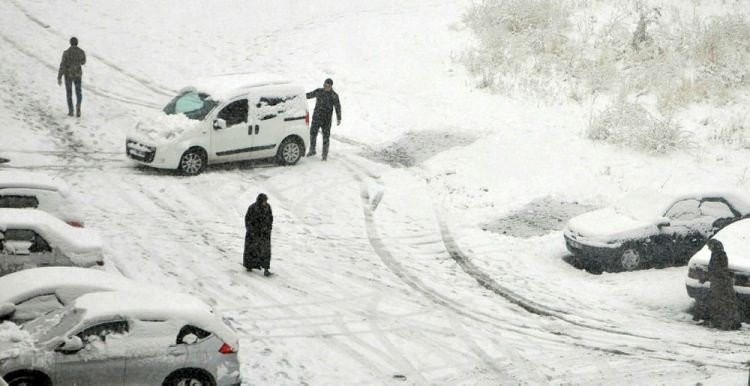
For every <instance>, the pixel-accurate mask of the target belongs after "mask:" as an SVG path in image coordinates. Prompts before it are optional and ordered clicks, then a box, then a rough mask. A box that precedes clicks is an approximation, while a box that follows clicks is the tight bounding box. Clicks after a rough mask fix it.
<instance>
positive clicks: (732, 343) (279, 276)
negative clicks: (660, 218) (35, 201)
mask: <svg viewBox="0 0 750 386" xmlns="http://www.w3.org/2000/svg"><path fill="white" fill-rule="evenodd" d="M590 3H591V4H593V5H592V7H591V9H600V8H597V7H595V6H598V5H601V4H602V3H604V2H600V1H591V2H590ZM677 3H679V4H680V5H681V4H682V2H675V4H677ZM693 3H696V4H699V3H701V1H693V2H691V4H693ZM471 4H472V2H471V1H463V0H451V1H445V0H442V1H429V0H413V1H408V2H399V1H393V0H372V1H366V2H365V1H355V2H342V1H332V0H316V1H312V2H298V1H292V0H281V1H276V2H268V1H266V2H260V1H255V0H250V1H236V0H217V1H212V2H205V1H185V0H182V1H177V0H164V1H159V2H152V1H141V0H139V1H132V2H128V4H127V6H126V7H124V6H123V3H122V2H117V1H97V2H77V1H72V0H49V1H40V0H34V1H21V0H6V1H2V2H0V55H1V58H2V62H3V65H2V66H0V138H2V139H1V140H0V158H7V159H9V160H10V162H8V163H4V164H0V169H12V170H20V171H24V170H29V171H36V172H44V173H47V174H49V175H51V176H56V177H59V178H61V179H62V180H64V181H66V182H67V183H68V184H69V185H70V188H71V190H73V191H75V192H77V193H78V194H79V195H80V196H81V197H82V199H83V200H84V201H85V202H86V206H85V208H84V209H85V210H84V215H85V220H86V227H87V228H92V229H96V230H98V231H99V233H100V234H101V236H102V239H103V240H104V242H105V262H106V263H105V266H106V267H107V269H108V270H112V271H115V272H119V273H121V274H122V275H124V276H127V277H129V278H132V279H134V280H136V281H140V282H143V283H149V284H158V285H161V286H163V287H165V288H169V289H172V290H179V291H184V292H189V293H192V294H194V295H197V296H199V297H201V298H202V299H203V300H205V301H206V302H208V303H209V304H211V305H212V306H214V307H215V308H216V309H218V310H220V311H221V312H223V314H224V316H225V317H226V318H227V319H228V320H230V321H231V324H232V327H234V328H235V329H236V330H237V332H238V334H239V336H240V360H241V362H242V378H243V384H247V385H251V384H253V385H255V384H315V385H323V384H554V385H560V384H675V385H677V384H696V383H699V382H700V383H702V384H705V385H730V384H736V385H740V384H745V383H746V382H747V375H748V367H747V361H748V359H750V358H749V357H748V354H747V350H746V347H747V345H748V344H750V335H748V327H747V325H744V326H743V327H742V329H741V330H739V331H732V332H724V331H718V330H711V329H708V328H706V327H703V326H700V325H697V324H696V323H695V322H693V321H692V319H691V314H690V313H689V310H690V307H691V306H692V303H693V302H692V299H690V298H689V297H688V296H687V293H686V290H685V277H686V274H687V268H686V267H674V268H665V269H649V270H643V271H635V272H625V273H617V274H608V273H605V274H602V275H593V274H590V273H587V272H585V271H582V270H579V269H576V268H574V267H573V266H571V265H570V264H568V263H567V262H566V260H565V256H567V255H568V252H567V251H566V249H565V244H564V242H563V235H562V227H563V225H564V223H565V221H566V220H567V219H568V218H570V217H572V216H573V215H575V214H579V213H582V212H585V211H588V210H591V209H595V208H599V207H603V206H606V205H609V204H611V203H613V202H614V201H615V200H617V199H618V198H620V197H621V196H622V195H624V194H626V193H628V192H631V191H634V190H637V189H641V188H650V189H656V190H663V191H665V192H671V193H680V192H684V191H697V190H711V191H716V190H740V191H742V190H747V188H748V186H749V184H748V182H750V181H749V179H750V176H749V175H748V170H747V165H750V153H748V151H747V150H745V149H743V148H742V146H729V145H727V144H726V143H722V142H721V141H710V140H708V139H707V137H709V136H710V134H709V133H710V128H703V129H701V128H700V127H698V125H699V123H700V122H704V121H705V118H706V117H708V116H710V117H716V116H719V115H721V112H723V111H727V110H722V109H723V108H726V109H730V110H732V109H734V110H741V108H742V106H741V105H740V103H739V102H738V103H737V104H736V105H732V104H731V103H730V104H729V105H724V106H718V105H714V104H707V103H703V104H694V105H689V106H687V107H685V108H683V109H682V110H680V113H679V114H677V116H679V117H682V119H684V126H685V128H686V129H688V130H691V131H693V132H695V133H696V135H695V137H694V139H693V143H692V144H691V146H687V147H684V148H679V149H677V150H675V151H672V152H667V153H658V154H652V153H648V152H643V151H639V150H638V149H633V148H628V147H624V146H619V145H615V144H610V143H607V142H604V141H593V140H591V139H588V137H587V129H588V125H589V122H590V121H591V116H592V115H591V114H592V112H591V111H592V103H593V104H596V103H601V101H602V100H603V99H604V98H602V99H597V101H593V99H592V100H588V101H584V102H581V101H576V100H575V99H556V100H555V101H554V103H548V101H536V100H535V98H533V97H529V96H528V95H526V96H524V95H516V96H514V97H513V98H510V97H507V96H503V94H501V93H495V92H492V90H491V88H478V87H476V86H477V77H476V76H474V75H473V74H471V73H470V72H469V71H468V70H467V69H466V67H465V66H464V64H463V63H462V62H460V61H459V60H458V58H459V57H460V56H461V55H462V54H463V53H464V52H465V50H466V49H467V48H468V47H470V46H471V45H472V44H475V43H476V37H475V36H474V35H473V34H472V31H471V29H470V28H469V27H468V26H467V25H466V24H465V22H464V21H465V19H464V18H463V15H464V14H465V13H466V12H467V10H468V9H470V6H471ZM604 4H605V5H606V3H604ZM711 5H712V7H708V8H710V9H715V7H716V4H714V3H711ZM685 6H687V5H685ZM604 8H607V7H604ZM699 8H700V7H699ZM707 12H708V11H707ZM636 23H637V19H634V20H633V24H632V28H633V29H635V24H636ZM70 36H77V37H78V39H79V41H80V44H79V46H80V47H81V48H82V49H84V50H86V53H87V55H88V63H87V64H86V65H85V67H84V77H83V84H84V90H83V92H84V100H83V107H82V117H81V118H72V117H68V116H67V115H66V112H67V111H66V106H65V97H64V88H62V87H58V85H57V84H56V75H57V67H58V64H59V61H60V55H61V53H62V51H63V50H64V49H66V48H67V47H68V39H69V37H70ZM255 72H273V73H277V74H280V75H283V76H285V77H288V78H291V79H293V80H295V81H297V82H299V83H300V84H302V85H303V86H304V87H305V88H306V89H307V90H308V91H310V90H313V89H314V88H317V87H321V86H322V84H323V80H324V79H325V78H328V77H330V78H333V80H334V89H335V90H336V91H337V92H338V94H339V95H340V97H341V104H342V115H343V120H342V123H341V126H334V127H333V129H332V132H333V140H332V141H331V153H330V156H329V159H328V161H327V162H322V161H321V160H320V158H318V157H310V158H304V159H302V160H301V161H300V162H299V164H297V165H295V166H292V167H280V166H276V165H274V164H271V163H265V162H244V163H239V164H229V165H221V166H210V167H208V169H207V170H206V171H205V172H204V173H203V174H201V175H199V176H196V177H184V176H181V175H179V174H177V173H176V172H170V171H163V170H156V169H150V168H145V167H138V166H135V165H134V164H133V163H131V162H130V161H128V160H127V159H126V157H125V154H124V151H125V134H126V133H127V132H128V131H129V130H130V129H131V128H132V127H133V126H134V125H135V124H136V123H137V122H138V120H139V118H140V117H143V116H146V115H148V114H153V113H154V112H157V111H159V110H160V109H161V108H162V107H163V106H164V105H165V104H166V103H167V102H168V101H169V100H170V99H171V98H172V97H173V96H174V94H175V93H176V92H177V90H179V89H181V88H182V87H183V86H185V85H186V84H188V83H190V82H191V81H192V80H193V79H196V78H199V77H203V76H206V75H216V74H240V73H242V74H244V73H255ZM505 76H512V74H505ZM741 100H743V99H741ZM592 101H593V102H592ZM589 102H591V103H589ZM312 103H313V101H312V100H311V101H309V106H310V109H311V112H312V107H313V105H312ZM738 105H739V107H738ZM597 106H598V107H600V106H599V105H597ZM727 106H728V107H727ZM717 111H718V113H717ZM705 122H708V123H706V125H708V126H710V125H711V124H712V123H711V122H713V121H711V120H708V121H705ZM696 127H698V128H696ZM701 130H702V131H701ZM319 142H320V140H319ZM318 146H320V144H318ZM261 192H263V193H266V194H267V195H268V197H269V203H270V205H271V206H272V207H273V211H274V218H275V222H274V228H273V236H272V242H273V258H272V261H271V270H272V271H274V272H275V273H276V275H275V276H273V277H271V278H265V277H263V276H262V275H260V274H258V273H257V272H253V273H247V272H246V271H245V269H244V268H243V266H242V264H241V262H242V248H243V237H244V224H243V216H244V215H245V211H246V209H247V207H248V205H249V204H251V203H252V202H253V201H254V200H255V197H256V195H257V194H258V193H261Z"/></svg>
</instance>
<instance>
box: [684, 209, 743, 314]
mask: <svg viewBox="0 0 750 386" xmlns="http://www.w3.org/2000/svg"><path fill="white" fill-rule="evenodd" d="M713 238H714V239H716V240H719V241H721V243H722V244H723V245H724V251H725V252H726V253H727V259H728V260H729V271H730V272H732V274H733V275H734V292H735V293H736V294H737V299H738V300H739V301H740V305H741V309H742V311H743V313H744V316H745V318H748V317H750V219H746V220H741V221H738V222H736V223H734V224H732V225H729V226H727V227H726V228H724V229H722V230H721V231H720V232H719V233H717V234H716V235H715V236H714V237H713ZM709 260H711V251H710V250H709V249H708V246H704V247H703V248H702V249H701V250H700V251H698V253H696V254H695V255H693V257H692V258H691V259H690V261H689V262H688V274H687V278H685V287H687V293H688V295H689V296H690V297H691V298H693V299H705V298H706V297H708V290H709V288H710V287H711V281H710V280H708V262H709Z"/></svg>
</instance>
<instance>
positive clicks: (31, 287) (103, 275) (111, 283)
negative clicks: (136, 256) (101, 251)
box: [0, 267, 147, 324]
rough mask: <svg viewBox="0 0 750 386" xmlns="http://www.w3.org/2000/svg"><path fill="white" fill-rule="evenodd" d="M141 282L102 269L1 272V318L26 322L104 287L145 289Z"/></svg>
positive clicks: (103, 289)
mask: <svg viewBox="0 0 750 386" xmlns="http://www.w3.org/2000/svg"><path fill="white" fill-rule="evenodd" d="M145 287H147V286H144V285H142V284H141V283H138V282H136V281H133V280H130V279H128V278H126V277H123V276H121V275H116V274H113V273H109V272H105V271H101V270H98V269H88V268H78V267H42V268H31V269H25V270H23V271H18V272H14V273H11V274H8V275H5V276H0V321H2V320H10V321H11V322H14V323H18V324H20V323H23V322H26V321H28V320H31V319H34V318H36V317H38V316H40V315H42V314H44V313H46V312H49V311H52V310H54V309H59V308H63V307H65V306H67V305H68V304H71V303H72V302H73V301H74V300H75V299H77V298H78V297H80V296H81V295H84V294H87V293H90V292H100V291H123V290H144V289H145Z"/></svg>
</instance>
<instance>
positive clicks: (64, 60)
mask: <svg viewBox="0 0 750 386" xmlns="http://www.w3.org/2000/svg"><path fill="white" fill-rule="evenodd" d="M67 53H68V51H63V54H62V59H61V60H60V68H59V69H58V70H57V84H61V83H62V77H63V71H64V69H65V67H67V65H68V63H67V56H66V55H65V54H67Z"/></svg>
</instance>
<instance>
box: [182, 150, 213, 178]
mask: <svg viewBox="0 0 750 386" xmlns="http://www.w3.org/2000/svg"><path fill="white" fill-rule="evenodd" d="M207 162H208V161H207V157H206V153H205V152H204V151H203V150H202V149H189V150H188V151H186V152H185V153H184V154H183V155H182V158H180V171H182V172H183V173H185V174H187V175H189V176H194V175H198V174H200V173H201V172H202V171H203V169H205V168H206V163H207Z"/></svg>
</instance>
